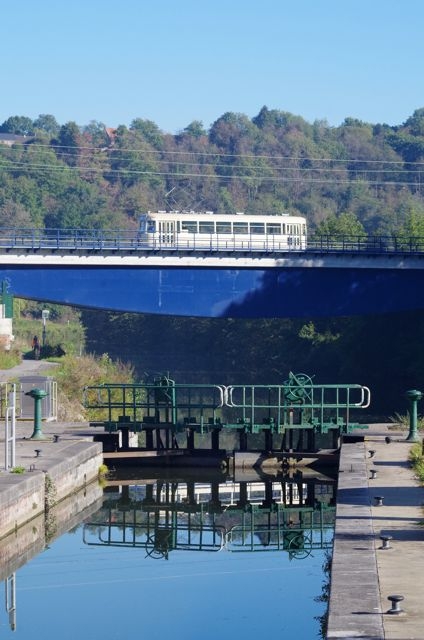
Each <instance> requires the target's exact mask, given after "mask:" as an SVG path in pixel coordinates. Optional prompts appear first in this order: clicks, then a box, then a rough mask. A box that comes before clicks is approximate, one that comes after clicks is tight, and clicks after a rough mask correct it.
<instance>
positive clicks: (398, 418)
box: [390, 413, 424, 431]
mask: <svg viewBox="0 0 424 640" xmlns="http://www.w3.org/2000/svg"><path fill="white" fill-rule="evenodd" d="M390 422H392V423H393V424H394V425H396V426H397V427H400V428H401V429H405V430H406V429H409V424H410V423H409V414H408V413H407V414H402V413H395V414H394V416H391V417H390ZM417 429H418V431H424V417H423V416H418V419H417Z"/></svg>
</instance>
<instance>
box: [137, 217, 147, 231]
mask: <svg viewBox="0 0 424 640" xmlns="http://www.w3.org/2000/svg"><path fill="white" fill-rule="evenodd" d="M146 227H147V216H146V214H145V213H142V214H141V216H140V219H139V224H138V231H139V233H146Z"/></svg>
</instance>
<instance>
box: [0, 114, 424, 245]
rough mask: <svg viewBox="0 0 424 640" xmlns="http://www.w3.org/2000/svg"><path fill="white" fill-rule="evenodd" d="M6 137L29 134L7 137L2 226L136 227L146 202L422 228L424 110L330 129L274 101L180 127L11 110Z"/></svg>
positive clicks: (0, 130) (0, 183)
mask: <svg viewBox="0 0 424 640" xmlns="http://www.w3.org/2000/svg"><path fill="white" fill-rule="evenodd" d="M2 134H14V135H16V136H25V138H19V139H16V140H15V142H16V144H13V145H12V146H9V145H10V144H11V142H10V140H9V142H8V144H5V143H4V140H3V144H0V221H1V224H3V225H21V226H23V225H25V226H33V225H36V226H39V227H42V226H46V227H60V228H62V227H68V228H69V227H80V228H113V227H119V228H131V227H132V226H134V225H135V224H136V219H137V215H138V213H140V212H141V211H145V210H155V209H190V210H211V211H221V212H233V211H245V212H250V213H255V212H256V213H259V212H261V213H262V212H269V213H277V212H281V211H290V212H292V213H300V214H302V215H305V216H306V217H307V219H308V222H309V225H310V228H311V229H312V230H313V229H314V228H315V227H317V226H318V225H319V224H320V223H323V221H325V220H328V219H330V220H331V219H333V220H334V219H337V218H338V217H339V216H340V215H341V214H344V215H348V216H349V217H350V218H349V219H352V218H353V219H354V220H359V221H360V223H361V224H362V225H363V227H364V229H365V231H366V232H367V233H370V234H374V233H397V232H398V231H399V230H403V228H404V226H405V225H407V227H408V225H409V227H408V230H410V228H411V227H412V230H414V229H416V227H417V225H418V226H419V225H420V224H421V218H422V217H423V216H424V198H423V193H422V188H421V182H422V175H421V171H422V167H423V166H424V165H423V162H424V108H422V109H417V110H416V111H415V112H414V113H413V114H412V115H411V116H410V117H409V118H408V119H407V120H406V122H404V123H403V124H400V125H399V126H396V127H391V126H388V125H385V124H371V123H366V122H361V121H359V120H355V119H353V118H346V119H345V121H344V123H343V124H342V125H341V126H339V127H330V126H329V125H328V124H327V123H326V122H323V121H316V122H314V123H312V124H310V123H308V122H306V121H305V120H304V119H302V118H301V117H299V116H296V115H293V114H291V113H287V112H284V111H278V110H269V109H268V108H267V107H263V108H262V109H261V111H260V112H259V114H258V115H257V116H256V117H254V118H252V119H249V118H248V117H246V116H245V115H243V114H239V113H230V112H228V113H225V114H224V115H222V116H221V117H220V118H219V119H218V120H217V121H216V122H214V123H213V125H212V126H211V128H210V130H209V131H206V130H205V129H204V128H203V125H202V123H201V122H200V121H194V122H192V123H190V124H189V125H188V126H187V127H186V128H185V129H184V130H183V131H181V132H180V133H178V134H177V135H171V134H167V133H164V132H162V131H161V130H160V129H159V128H158V127H157V126H156V125H155V123H154V122H151V121H149V120H143V119H141V118H136V119H135V120H133V122H132V123H131V125H130V126H129V127H127V126H124V125H122V126H119V127H118V128H117V129H113V130H112V129H110V128H107V127H106V126H105V124H103V123H99V122H91V123H89V124H87V125H85V126H77V124H76V123H75V122H67V123H65V124H62V125H60V124H59V123H58V122H57V121H56V119H55V117H54V116H53V115H46V114H43V115H40V116H39V117H38V118H37V119H36V120H34V121H33V120H31V119H30V118H27V117H25V116H11V117H9V118H8V119H7V120H6V121H5V122H3V123H2V125H1V126H0V142H2V140H1V135H2ZM3 137H4V136H3Z"/></svg>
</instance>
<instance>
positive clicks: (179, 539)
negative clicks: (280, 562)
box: [83, 471, 336, 559]
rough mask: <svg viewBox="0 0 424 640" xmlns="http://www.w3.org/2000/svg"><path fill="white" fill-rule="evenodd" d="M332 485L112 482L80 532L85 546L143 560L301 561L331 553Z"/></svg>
mask: <svg viewBox="0 0 424 640" xmlns="http://www.w3.org/2000/svg"><path fill="white" fill-rule="evenodd" d="M335 509H336V480H335V478H332V477H329V476H326V475H322V474H318V475H312V476H311V475H310V472H303V473H302V472H301V471H296V472H295V473H292V474H291V475H279V476H272V477H271V476H266V477H261V476H259V475H256V474H255V473H252V474H251V475H246V474H242V475H241V477H233V478H231V479H230V478H228V477H226V476H224V475H223V474H216V475H215V474H214V475H209V476H203V477H202V478H201V479H199V478H197V479H196V477H189V476H187V475H183V472H182V471H180V472H179V475H178V476H175V477H167V478H159V477H156V478H155V477H152V475H151V476H150V477H145V478H137V479H128V478H127V479H117V480H114V481H109V482H108V483H107V486H106V487H105V496H104V503H103V506H102V508H101V509H100V510H99V511H98V512H97V513H95V514H93V516H92V517H91V518H90V520H89V521H88V522H86V523H85V524H84V527H83V540H84V543H85V544H87V545H94V546H111V547H134V548H140V549H142V550H144V552H145V557H150V558H157V559H159V558H165V559H168V558H169V554H170V552H172V551H178V550H185V551H209V552H210V551H215V552H218V551H229V552H256V551H261V552H264V551H284V552H286V553H288V554H289V556H290V558H298V559H300V558H305V557H307V556H308V555H309V554H310V553H311V552H312V551H313V550H314V549H329V548H331V546H332V538H333V529H334V518H335Z"/></svg>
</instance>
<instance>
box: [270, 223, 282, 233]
mask: <svg viewBox="0 0 424 640" xmlns="http://www.w3.org/2000/svg"><path fill="white" fill-rule="evenodd" d="M266 232H267V234H268V235H270V236H279V235H281V224H275V223H272V224H267V225H266Z"/></svg>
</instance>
